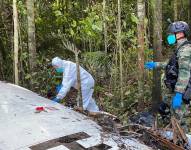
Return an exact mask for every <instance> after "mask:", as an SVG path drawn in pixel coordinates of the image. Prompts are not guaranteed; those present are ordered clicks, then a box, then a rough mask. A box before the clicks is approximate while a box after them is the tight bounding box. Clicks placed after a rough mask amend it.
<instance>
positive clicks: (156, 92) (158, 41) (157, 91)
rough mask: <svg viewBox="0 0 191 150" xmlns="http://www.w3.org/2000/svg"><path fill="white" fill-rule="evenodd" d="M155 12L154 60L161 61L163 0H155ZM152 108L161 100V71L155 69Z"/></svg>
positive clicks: (154, 109) (155, 108)
mask: <svg viewBox="0 0 191 150" xmlns="http://www.w3.org/2000/svg"><path fill="white" fill-rule="evenodd" d="M153 1H154V3H153V4H154V5H153V7H154V8H153V11H154V12H153V14H154V20H153V24H154V32H153V49H154V55H153V60H154V61H161V57H162V54H161V51H162V0H153ZM152 102H153V103H152V108H153V111H154V112H155V111H156V110H157V107H158V104H159V103H160V102H161V71H160V70H159V69H155V70H154V71H153V91H152Z"/></svg>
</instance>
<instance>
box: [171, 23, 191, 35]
mask: <svg viewBox="0 0 191 150" xmlns="http://www.w3.org/2000/svg"><path fill="white" fill-rule="evenodd" d="M177 32H184V34H185V36H188V35H189V33H190V28H189V26H188V24H187V23H186V22H184V21H176V22H173V23H171V24H170V25H169V26H168V33H169V34H170V33H177Z"/></svg>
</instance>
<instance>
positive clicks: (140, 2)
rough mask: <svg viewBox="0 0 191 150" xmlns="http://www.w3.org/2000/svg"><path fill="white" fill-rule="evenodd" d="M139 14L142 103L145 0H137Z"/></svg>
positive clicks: (139, 71) (141, 90)
mask: <svg viewBox="0 0 191 150" xmlns="http://www.w3.org/2000/svg"><path fill="white" fill-rule="evenodd" d="M137 16H138V19H139V22H138V25H137V38H138V69H139V70H138V90H139V91H138V93H139V104H142V103H141V102H142V100H143V98H144V92H143V88H144V46H145V40H144V33H145V25H144V18H145V1H144V0H137Z"/></svg>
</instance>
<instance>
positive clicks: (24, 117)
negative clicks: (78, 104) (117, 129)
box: [0, 82, 150, 150]
mask: <svg viewBox="0 0 191 150" xmlns="http://www.w3.org/2000/svg"><path fill="white" fill-rule="evenodd" d="M0 91H1V92H0V122H1V123H0V150H32V149H31V148H32V147H33V148H34V146H38V145H43V143H46V142H52V143H53V145H49V146H48V147H49V148H48V149H51V150H55V149H58V150H63V149H64V148H65V149H69V150H72V148H71V147H72V145H70V144H71V143H72V144H74V145H75V146H76V145H77V146H80V147H81V148H82V149H84V150H85V149H86V148H92V147H97V149H99V147H102V146H105V147H107V149H108V148H110V149H111V150H117V149H120V148H119V147H118V144H117V142H116V141H115V140H114V139H113V137H112V135H110V134H108V135H104V137H103V138H102V137H101V133H102V132H101V127H100V126H99V125H97V123H95V122H94V121H92V120H90V119H88V117H86V116H84V115H82V114H79V113H77V112H75V111H73V110H71V109H69V108H67V107H65V106H63V105H61V104H58V103H55V102H53V101H51V100H48V99H46V98H43V97H41V96H39V95H38V94H36V93H33V92H32V91H29V90H27V89H24V88H22V87H19V86H15V85H12V84H8V83H4V82H0ZM36 107H44V108H45V109H46V108H55V109H46V110H47V111H46V112H45V111H42V112H40V113H35V108H36ZM79 133H84V134H85V135H87V137H84V138H82V139H78V138H76V139H75V138H74V139H73V140H74V141H69V143H67V141H66V142H65V141H62V140H60V139H63V138H64V137H71V136H72V135H74V134H77V135H78V134H79ZM85 139H86V141H85ZM54 142H56V143H54ZM70 142H71V143H70ZM86 142H87V143H86ZM125 142H127V144H129V145H130V147H131V146H132V149H135V150H139V149H140V150H143V149H142V148H141V147H144V150H149V149H150V148H149V147H147V146H145V145H143V144H141V143H139V142H138V141H137V142H135V141H133V140H131V139H128V140H125ZM49 144H50V143H49ZM138 145H139V146H138ZM53 146H54V147H53ZM83 146H84V147H83ZM134 147H137V148H134ZM130 149H131V148H130ZM38 150H40V149H38ZM79 150H80V149H79Z"/></svg>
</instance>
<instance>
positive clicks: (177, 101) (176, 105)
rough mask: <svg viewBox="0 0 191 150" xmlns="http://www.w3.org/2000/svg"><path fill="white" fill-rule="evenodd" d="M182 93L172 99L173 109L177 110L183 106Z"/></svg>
mask: <svg viewBox="0 0 191 150" xmlns="http://www.w3.org/2000/svg"><path fill="white" fill-rule="evenodd" d="M182 95H183V94H182V93H178V92H177V93H176V95H175V96H174V97H173V99H172V108H173V109H177V108H180V107H181V105H182Z"/></svg>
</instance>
